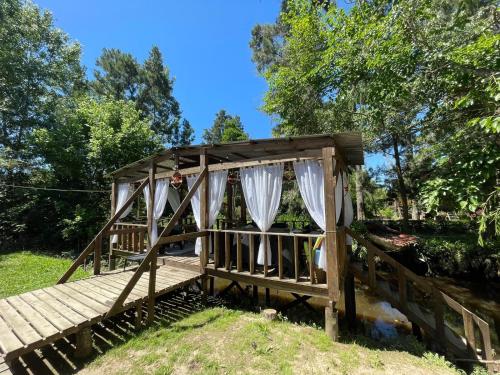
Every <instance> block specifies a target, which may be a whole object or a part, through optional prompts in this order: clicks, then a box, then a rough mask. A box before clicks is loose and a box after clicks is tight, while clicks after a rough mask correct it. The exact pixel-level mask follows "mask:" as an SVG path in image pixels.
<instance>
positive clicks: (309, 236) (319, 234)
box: [207, 229, 325, 238]
mask: <svg viewBox="0 0 500 375" xmlns="http://www.w3.org/2000/svg"><path fill="white" fill-rule="evenodd" d="M207 230H208V231H209V232H217V233H232V234H252V235H266V236H283V237H303V238H318V237H321V238H324V237H325V235H324V234H323V233H318V234H311V233H290V232H259V231H250V230H236V229H207Z"/></svg>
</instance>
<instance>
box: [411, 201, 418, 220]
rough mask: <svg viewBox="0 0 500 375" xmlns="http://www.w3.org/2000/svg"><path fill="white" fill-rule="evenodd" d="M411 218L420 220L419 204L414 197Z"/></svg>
mask: <svg viewBox="0 0 500 375" xmlns="http://www.w3.org/2000/svg"><path fill="white" fill-rule="evenodd" d="M411 219H412V220H418V206H417V200H416V199H413V200H412V201H411Z"/></svg>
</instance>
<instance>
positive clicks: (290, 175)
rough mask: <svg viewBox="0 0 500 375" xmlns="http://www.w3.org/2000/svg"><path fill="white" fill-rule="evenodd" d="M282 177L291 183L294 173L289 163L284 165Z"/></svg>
mask: <svg viewBox="0 0 500 375" xmlns="http://www.w3.org/2000/svg"><path fill="white" fill-rule="evenodd" d="M283 177H284V179H285V180H287V181H292V180H294V179H295V171H294V170H293V167H292V164H291V163H286V164H285V170H284V171H283Z"/></svg>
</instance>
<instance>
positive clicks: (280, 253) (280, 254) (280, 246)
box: [278, 236, 283, 279]
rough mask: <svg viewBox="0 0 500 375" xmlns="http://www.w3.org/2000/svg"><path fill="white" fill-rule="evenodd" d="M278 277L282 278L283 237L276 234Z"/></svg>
mask: <svg viewBox="0 0 500 375" xmlns="http://www.w3.org/2000/svg"><path fill="white" fill-rule="evenodd" d="M278 277H279V278H280V279H282V278H283V237H282V236H278Z"/></svg>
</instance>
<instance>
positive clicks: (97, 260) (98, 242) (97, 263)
mask: <svg viewBox="0 0 500 375" xmlns="http://www.w3.org/2000/svg"><path fill="white" fill-rule="evenodd" d="M101 257H102V237H101V236H97V238H96V239H95V247H94V275H100V274H101Z"/></svg>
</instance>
